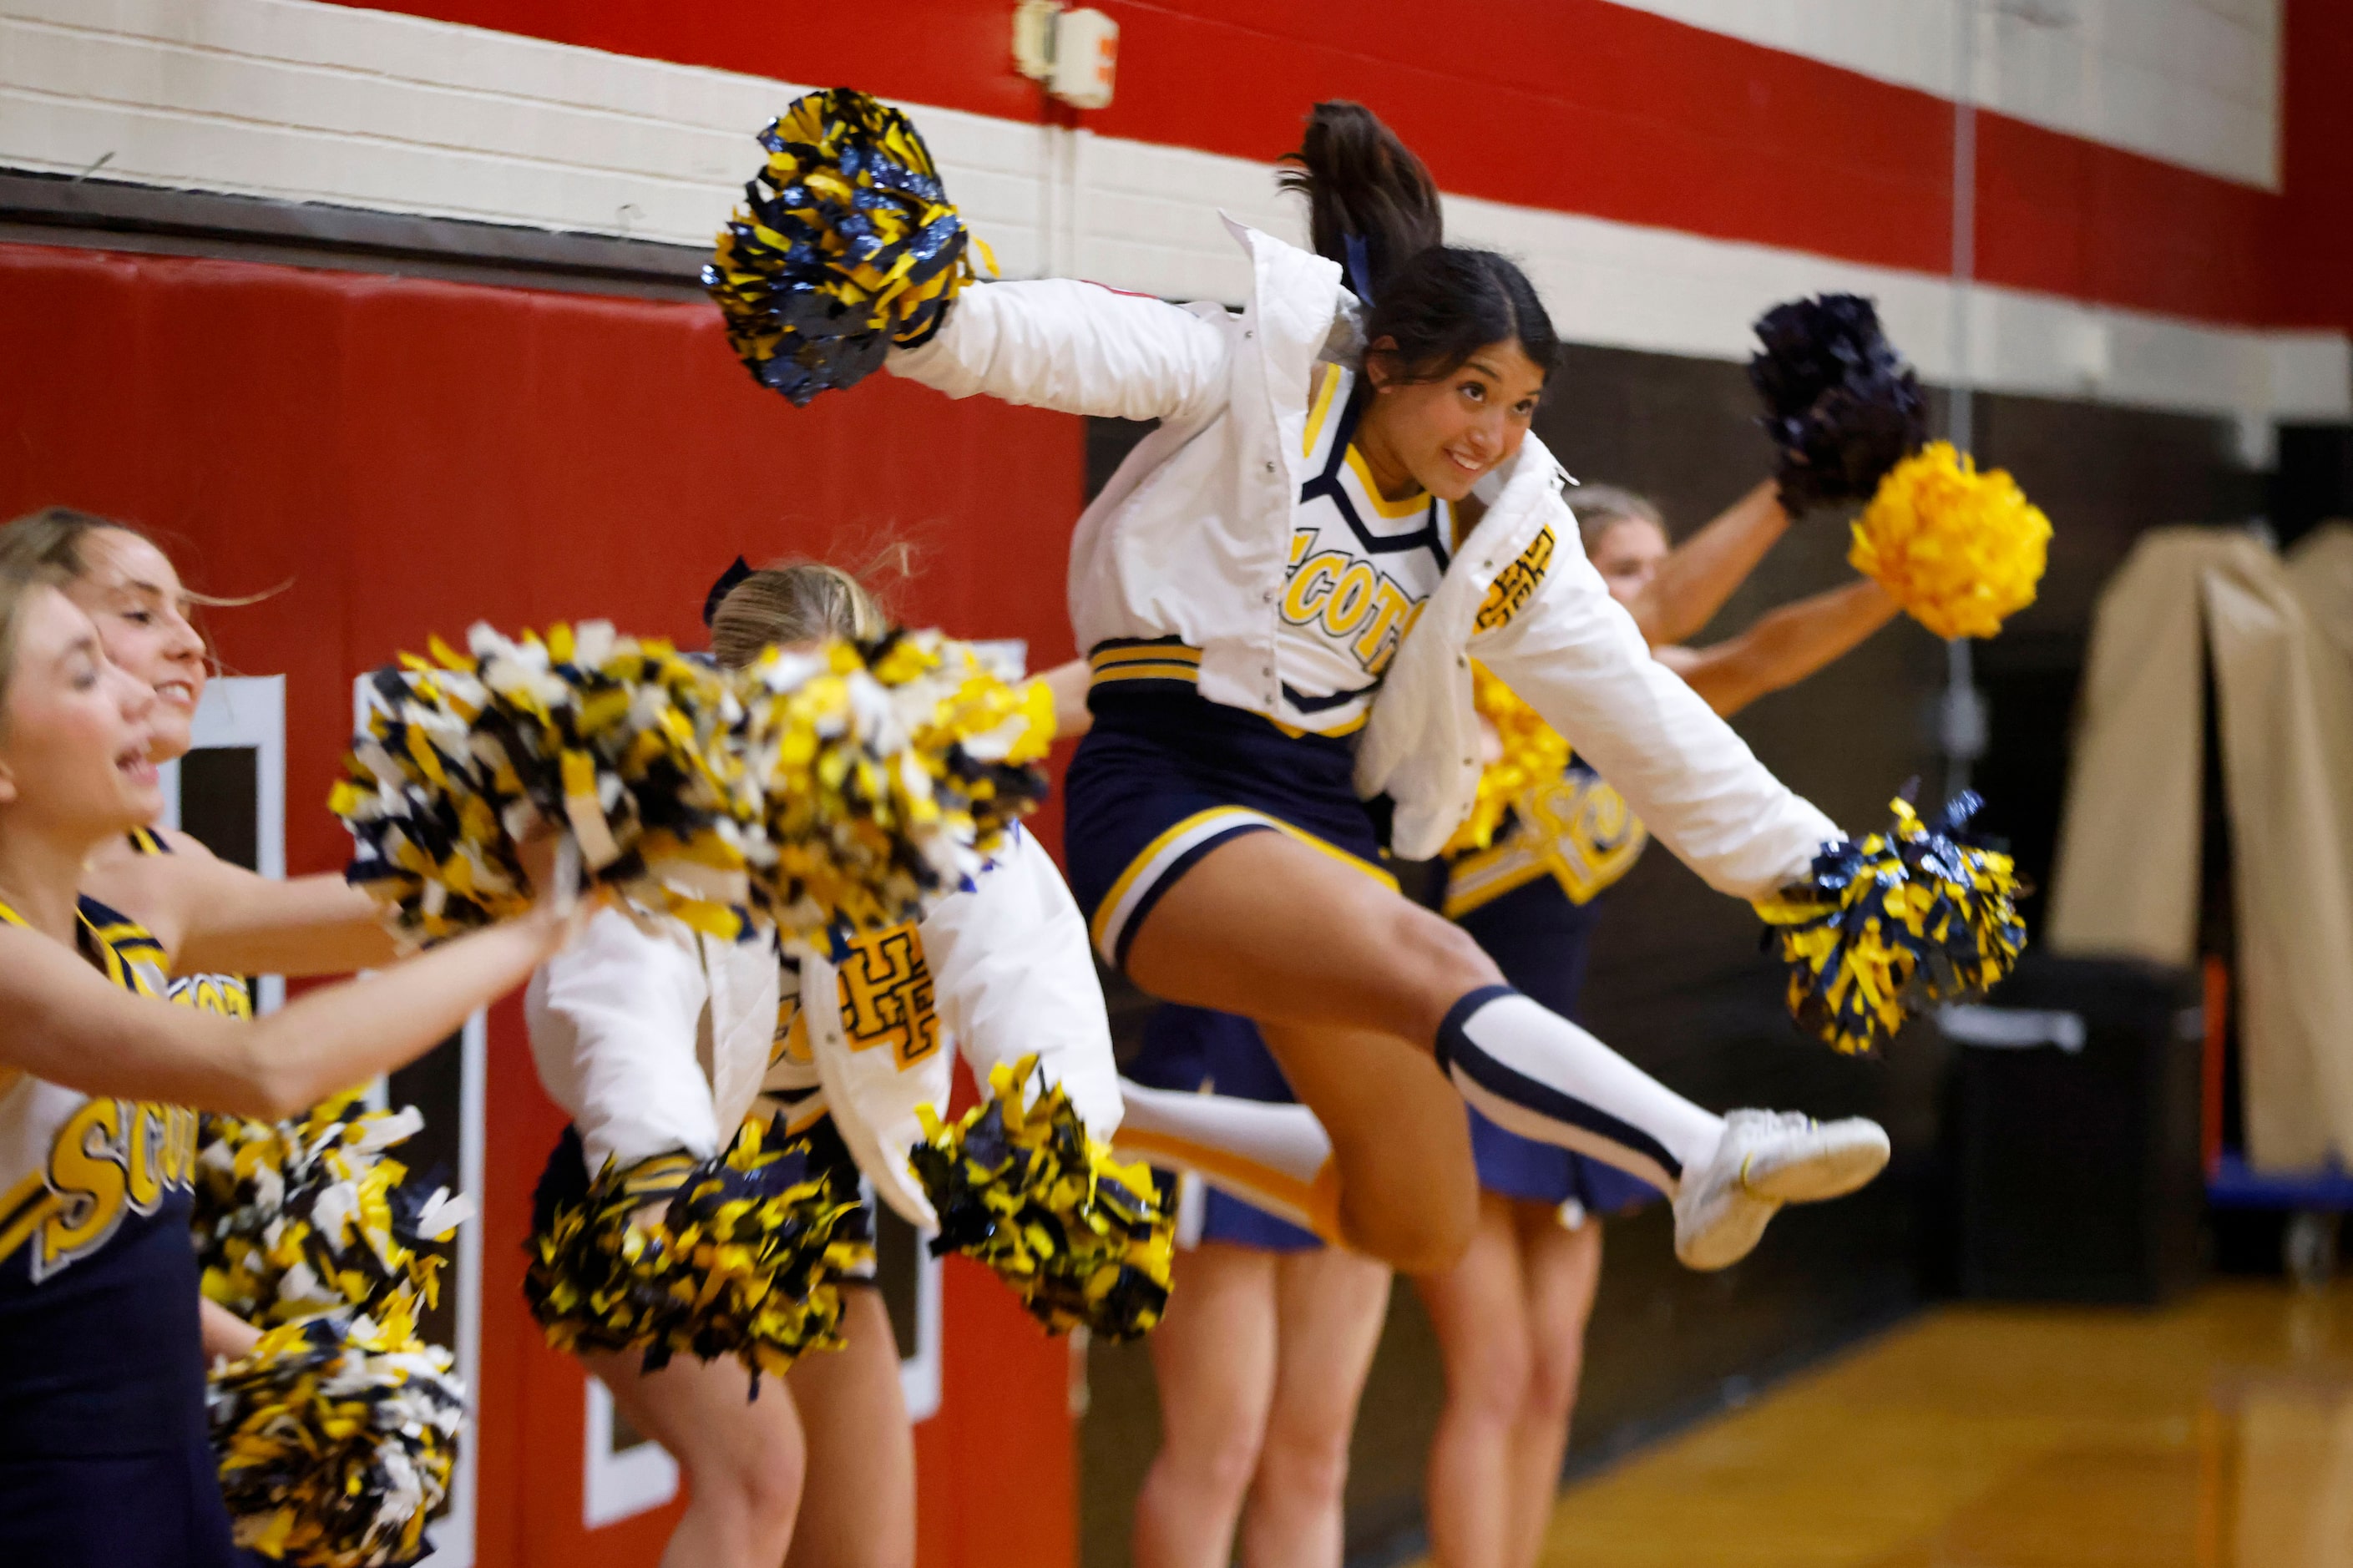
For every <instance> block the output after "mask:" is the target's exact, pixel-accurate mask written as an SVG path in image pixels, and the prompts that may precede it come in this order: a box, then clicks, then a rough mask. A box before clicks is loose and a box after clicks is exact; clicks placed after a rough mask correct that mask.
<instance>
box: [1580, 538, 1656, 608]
mask: <svg viewBox="0 0 2353 1568" xmlns="http://www.w3.org/2000/svg"><path fill="white" fill-rule="evenodd" d="M1669 548H1670V547H1669V545H1668V543H1667V533H1666V530H1664V529H1662V528H1661V527H1660V526H1659V525H1658V524H1657V523H1655V522H1652V521H1650V519H1648V518H1641V517H1628V518H1620V520H1619V521H1616V522H1613V523H1611V524H1610V525H1609V529H1608V531H1605V532H1604V533H1603V534H1602V535H1601V537H1600V539H1599V540H1598V541H1596V542H1595V543H1594V546H1593V569H1594V570H1595V571H1597V572H1599V573H1600V574H1601V581H1602V583H1603V584H1604V585H1605V586H1607V587H1608V588H1609V596H1610V597H1611V598H1613V599H1615V600H1617V601H1618V602H1619V603H1620V604H1621V605H1630V604H1632V603H1633V602H1634V598H1635V595H1639V594H1640V593H1641V591H1642V590H1643V589H1644V588H1645V587H1647V586H1649V584H1650V581H1651V578H1653V577H1655V576H1657V575H1658V574H1659V565H1660V563H1662V562H1663V561H1665V560H1666V558H1667V551H1668V549H1669Z"/></svg>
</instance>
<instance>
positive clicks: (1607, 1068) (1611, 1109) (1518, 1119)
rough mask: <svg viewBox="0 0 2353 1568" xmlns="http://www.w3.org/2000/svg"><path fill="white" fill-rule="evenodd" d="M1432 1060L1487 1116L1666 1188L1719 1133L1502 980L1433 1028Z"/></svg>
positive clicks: (1716, 1122) (1708, 1116)
mask: <svg viewBox="0 0 2353 1568" xmlns="http://www.w3.org/2000/svg"><path fill="white" fill-rule="evenodd" d="M1438 1062H1439V1065H1440V1067H1442V1068H1445V1069H1446V1071H1447V1074H1448V1076H1449V1077H1451V1079H1453V1080H1454V1086H1455V1088H1457V1089H1461V1091H1462V1098H1463V1099H1465V1100H1469V1101H1470V1102H1471V1103H1472V1105H1475V1106H1477V1107H1478V1108H1479V1110H1481V1112H1482V1113H1483V1114H1484V1115H1485V1116H1486V1117H1487V1118H1488V1119H1489V1120H1490V1121H1494V1122H1495V1123H1496V1124H1498V1125H1499V1126H1502V1127H1505V1128H1508V1129H1510V1130H1511V1131H1514V1132H1517V1133H1519V1134H1520V1135H1521V1136H1522V1137H1524V1138H1535V1139H1537V1140H1540V1141H1541V1142H1546V1143H1557V1144H1559V1145H1560V1146H1561V1147H1563V1148H1566V1149H1574V1150H1576V1151H1577V1152H1578V1153H1580V1154H1590V1155H1592V1156H1593V1157H1594V1158H1595V1159H1597V1160H1599V1161H1602V1162H1603V1163H1607V1164H1611V1165H1615V1166H1617V1167H1618V1168H1619V1169H1620V1170H1621V1171H1627V1172H1630V1173H1633V1174H1635V1175H1637V1176H1640V1177H1641V1178H1642V1179H1643V1180H1644V1181H1646V1182H1649V1183H1650V1184H1651V1185H1653V1186H1655V1187H1659V1188H1661V1189H1662V1190H1663V1191H1665V1192H1667V1193H1669V1194H1672V1193H1673V1192H1674V1191H1675V1190H1676V1188H1677V1187H1678V1186H1679V1185H1680V1184H1681V1183H1682V1180H1683V1168H1684V1167H1685V1166H1686V1165H1697V1164H1699V1163H1703V1162H1704V1161H1705V1160H1706V1159H1707V1157H1708V1156H1709V1155H1710V1154H1711V1153H1713V1152H1715V1146H1716V1142H1717V1141H1718V1140H1719V1139H1721V1138H1722V1137H1723V1136H1724V1121H1723V1119H1722V1118H1721V1117H1718V1116H1715V1115H1714V1114H1713V1113H1711V1112H1709V1111H1706V1110H1702V1109H1701V1108H1700V1107H1698V1106H1696V1105H1694V1104H1693V1103H1692V1102H1691V1101H1690V1100H1685V1099H1684V1098H1683V1096H1682V1095H1679V1094H1677V1093H1675V1092H1674V1091H1673V1090H1672V1089H1669V1088H1667V1087H1666V1086H1665V1085H1664V1084H1662V1083H1661V1082H1659V1081H1658V1080H1657V1079H1654V1078H1652V1077H1651V1076H1650V1075H1649V1074H1648V1073H1646V1072H1644V1071H1642V1069H1641V1068H1638V1067H1636V1066H1635V1065H1634V1064H1633V1063H1631V1062H1630V1061H1628V1060H1627V1059H1626V1058H1623V1057H1621V1056H1620V1055H1619V1054H1618V1053H1617V1052H1615V1051H1613V1050H1611V1049H1610V1048H1609V1047H1607V1046H1605V1045H1603V1044H1602V1043H1601V1042H1600V1041H1599V1040H1597V1039H1595V1038H1594V1037H1592V1036H1591V1035H1588V1034H1587V1033H1586V1032H1585V1031H1584V1030H1582V1029H1580V1028H1578V1027H1577V1026H1576V1025H1574V1024H1572V1023H1570V1022H1569V1021H1568V1020H1567V1019H1566V1018H1564V1017H1562V1016H1560V1015H1559V1014H1557V1013H1554V1012H1551V1011H1548V1010H1547V1009H1546V1008H1544V1007H1541V1006H1539V1005H1536V1004H1535V1003H1534V1002H1532V1001H1530V1000H1529V999H1528V998H1527V997H1525V996H1523V995H1522V994H1520V993H1518V992H1517V991H1514V989H1512V987H1510V986H1508V985H1487V986H1482V987H1481V988H1480V989H1479V990H1476V991H1473V992H1472V993H1471V994H1468V995H1466V996H1464V997H1463V998H1462V999H1461V1001H1459V1002H1457V1003H1455V1004H1454V1006H1453V1007H1452V1009H1451V1010H1450V1011H1449V1012H1448V1013H1447V1015H1446V1021H1445V1023H1443V1024H1442V1025H1440V1026H1439V1030H1438Z"/></svg>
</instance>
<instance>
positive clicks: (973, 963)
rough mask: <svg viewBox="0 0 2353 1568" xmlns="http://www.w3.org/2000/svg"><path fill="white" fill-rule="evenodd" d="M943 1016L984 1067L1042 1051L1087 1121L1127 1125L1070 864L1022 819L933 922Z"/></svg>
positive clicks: (979, 1068)
mask: <svg viewBox="0 0 2353 1568" xmlns="http://www.w3.org/2000/svg"><path fill="white" fill-rule="evenodd" d="M923 951H924V952H925V954H926V956H927V957H928V959H929V961H930V963H931V965H932V976H933V981H934V990H935V994H936V995H937V997H938V1006H939V1011H940V1019H941V1021H942V1022H943V1023H944V1024H945V1025H946V1026H948V1027H949V1028H951V1029H953V1030H954V1031H955V1037H956V1041H957V1048H958V1049H959V1050H961V1051H962V1052H963V1053H964V1054H965V1058H966V1060H967V1061H968V1062H969V1063H970V1065H971V1067H972V1072H973V1076H974V1077H975V1078H976V1079H979V1080H980V1081H981V1082H982V1083H984V1084H985V1083H987V1081H988V1073H989V1069H990V1068H993V1067H996V1066H997V1065H998V1064H999V1063H1009V1062H1015V1061H1018V1060H1019V1059H1020V1058H1023V1057H1025V1056H1030V1055H1035V1056H1036V1057H1037V1058H1038V1065H1039V1068H1041V1069H1042V1070H1043V1071H1044V1073H1045V1075H1046V1079H1047V1080H1048V1081H1049V1082H1051V1083H1059V1084H1060V1085H1061V1086H1062V1088H1063V1089H1064V1090H1065V1091H1066V1092H1068V1093H1069V1095H1070V1097H1071V1105H1072V1106H1073V1107H1074V1108H1075V1109H1076V1110H1077V1111H1078V1113H1079V1118H1080V1120H1081V1121H1084V1122H1085V1123H1086V1124H1087V1131H1090V1132H1092V1133H1093V1134H1094V1135H1095V1136H1096V1137H1098V1138H1103V1139H1108V1138H1109V1137H1110V1136H1111V1135H1112V1133H1113V1131H1114V1130H1115V1129H1116V1128H1117V1127H1118V1126H1119V1121H1120V1094H1119V1067H1118V1064H1117V1063H1116V1062H1115V1061H1114V1060H1113V1057H1112V1049H1111V1022H1110V1019H1109V1018H1108V1016H1106V1015H1105V1014H1104V1012H1103V984H1102V982H1101V981H1100V980H1098V979H1097V978H1096V976H1095V961H1094V951H1093V949H1092V946H1091V945H1090V944H1089V942H1088V939H1087V926H1086V921H1084V920H1083V919H1082V917H1081V916H1080V914H1079V906H1078V904H1077V903H1076V901H1074V900H1072V899H1071V889H1069V887H1068V886H1066V885H1065V884H1064V883H1063V881H1062V874H1061V873H1060V871H1058V870H1056V869H1055V868H1054V862H1053V861H1052V860H1050V859H1049V858H1047V855H1046V851H1045V850H1044V849H1043V848H1042V847H1039V843H1038V841H1037V840H1036V839H1035V838H1033V837H1030V836H1029V834H1028V833H1027V832H1023V831H1021V830H1019V829H1016V830H1015V831H1014V832H1013V833H1012V834H1011V835H1009V836H1008V840H1007V843H1006V846H1005V847H1004V848H1003V849H1002V850H1001V851H1000V852H999V853H998V855H997V863H996V866H995V868H994V869H992V870H990V871H989V872H988V873H987V875H985V876H983V877H981V878H980V879H978V880H977V881H976V883H975V884H974V886H973V890H972V891H971V892H969V893H962V894H958V895H957V896H955V897H954V898H951V899H947V900H943V901H942V902H941V904H940V905H939V907H938V908H937V909H935V910H933V911H932V913H931V915H930V916H929V917H928V918H926V919H925V921H923Z"/></svg>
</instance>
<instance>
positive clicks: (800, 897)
mask: <svg viewBox="0 0 2353 1568" xmlns="http://www.w3.org/2000/svg"><path fill="white" fill-rule="evenodd" d="M744 677H745V680H746V689H745V693H744V706H745V708H746V709H747V710H748V711H749V719H748V725H747V728H748V741H747V744H748V747H749V751H750V759H749V761H748V763H747V764H746V765H747V766H748V768H749V769H750V771H751V773H753V774H754V776H755V777H757V778H759V779H760V780H762V781H763V784H764V787H765V790H766V795H767V800H768V819H767V832H768V837H769V839H770V841H771V843H772V844H773V846H774V855H773V857H772V858H771V859H769V860H768V861H766V862H765V863H764V865H763V867H762V868H761V869H760V870H759V871H758V872H756V873H755V874H754V879H753V890H754V898H755V899H756V900H758V901H759V904H760V907H761V912H762V914H763V915H764V916H765V917H766V918H769V919H772V920H773V921H775V923H776V928H777V929H778V931H781V932H782V933H784V934H785V935H786V936H797V937H800V938H803V939H805V940H811V941H818V940H825V939H827V938H828V934H829V933H833V934H838V933H839V932H841V931H877V930H881V929H883V928H885V927H888V926H892V925H896V924H898V923H900V922H901V921H908V920H913V919H917V918H920V917H921V916H922V915H923V912H924V911H925V910H926V909H928V908H929V906H930V905H931V904H932V903H933V902H934V901H935V900H937V899H939V898H940V897H942V896H944V895H945V894H947V893H952V892H955V890H957V889H960V888H962V887H964V886H965V885H966V884H967V883H968V882H969V880H970V879H972V878H973V877H974V876H975V875H976V874H977V873H978V871H979V870H980V868H981V867H982V865H983V864H984V863H985V862H986V860H987V857H988V855H989V854H990V852H991V851H993V850H994V849H996V848H997V847H998V845H999V843H1000V841H1001V840H1002V838H1003V837H1004V835H1005V833H1006V831H1007V830H1008V828H1010V827H1011V826H1012V825H1013V824H1014V823H1015V822H1016V821H1017V820H1018V818H1019V817H1020V816H1022V815H1024V814H1025V813H1027V812H1029V811H1030V810H1031V809H1033V808H1034V807H1035V806H1036V805H1037V804H1038V803H1039V801H1040V800H1041V799H1043V798H1044V797H1045V793H1046V775H1045V772H1044V769H1043V768H1042V766H1041V765H1040V764H1041V763H1042V762H1043V760H1044V758H1045V755H1046V752H1047V749H1048V747H1049V746H1050V743H1051V742H1052V741H1053V736H1054V704H1053V697H1052V694H1051V693H1050V692H1049V691H1048V690H1047V689H1046V688H1045V686H1044V685H1043V684H1042V683H1041V682H1036V681H1032V682H1030V683H1029V684H1028V685H1026V686H1013V685H1009V684H1008V683H1007V682H1006V681H1004V680H1002V679H998V678H997V676H996V675H995V674H994V673H992V672H991V671H990V670H989V668H987V665H986V664H985V663H984V662H983V661H982V660H981V658H980V657H979V656H978V654H977V653H976V652H975V650H974V649H973V648H972V647H970V646H969V645H967V644H964V643H959V642H954V641H951V640H949V639H947V638H945V637H941V636H940V635H939V634H938V633H937V632H910V631H894V632H892V633H891V634H889V635H888V636H885V637H881V638H880V639H878V640H877V641H875V642H872V643H870V644H865V645H862V646H861V645H858V644H853V643H849V642H844V641H839V640H837V641H834V642H832V643H829V644H828V645H826V646H825V647H821V648H818V649H817V650H815V651H813V652H806V653H798V652H792V651H789V650H786V649H771V650H770V651H769V652H768V653H766V654H765V655H764V656H763V657H762V658H760V659H759V660H758V661H757V662H756V663H754V665H753V666H752V667H751V668H749V669H748V670H746V671H745V672H744Z"/></svg>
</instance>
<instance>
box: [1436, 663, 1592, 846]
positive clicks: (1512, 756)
mask: <svg viewBox="0 0 2353 1568" xmlns="http://www.w3.org/2000/svg"><path fill="white" fill-rule="evenodd" d="M1471 689H1472V697H1473V698H1474V699H1475V700H1476V701H1477V704H1478V708H1479V716H1480V717H1481V718H1482V719H1484V720H1486V721H1487V722H1488V723H1490V724H1492V725H1493V726H1494V728H1495V735H1496V738H1497V739H1498V740H1499V741H1500V742H1502V745H1503V751H1502V754H1501V755H1499V756H1497V757H1496V758H1495V759H1494V760H1493V762H1491V763H1488V764H1487V765H1486V767H1485V768H1484V769H1483V770H1482V771H1481V773H1480V774H1479V798H1478V800H1477V802H1476V803H1475V804H1474V805H1472V807H1471V815H1470V816H1466V817H1464V818H1463V819H1462V824H1461V826H1459V827H1457V828H1456V829H1455V830H1454V837H1451V838H1450V839H1448V840H1447V841H1446V848H1445V850H1444V851H1443V853H1445V854H1448V855H1461V854H1467V853H1468V852H1470V851H1472V850H1473V849H1484V848H1486V847H1488V846H1489V845H1490V844H1493V842H1494V841H1495V833H1496V830H1497V829H1499V828H1500V827H1502V826H1503V825H1504V814H1505V813H1507V812H1509V811H1510V810H1511V808H1512V803H1513V802H1514V801H1515V800H1517V799H1519V797H1520V795H1522V794H1523V793H1524V792H1525V791H1526V790H1528V789H1530V788H1531V787H1533V786H1535V785H1536V784H1550V783H1551V782H1552V781H1553V780H1555V779H1556V778H1558V777H1560V775H1561V773H1562V772H1563V771H1564V770H1565V769H1566V768H1567V766H1568V742H1567V741H1565V740H1563V739H1562V738H1561V736H1560V732H1559V731H1556V730H1555V729H1554V728H1553V727H1552V726H1551V725H1549V724H1547V723H1546V722H1545V721H1544V716H1543V715H1542V714H1540V713H1538V712H1537V711H1536V710H1535V709H1533V708H1531V707H1529V706H1528V705H1527V704H1526V703H1525V702H1523V701H1521V700H1520V699H1519V697H1518V695H1517V694H1516V693H1514V691H1513V690H1512V689H1511V688H1510V687H1508V686H1506V685H1504V682H1503V680H1502V679H1501V678H1500V677H1498V676H1497V675H1495V673H1494V672H1493V671H1492V670H1490V669H1489V668H1487V667H1486V666H1485V665H1483V664H1477V663H1473V664H1472V666H1471Z"/></svg>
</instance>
